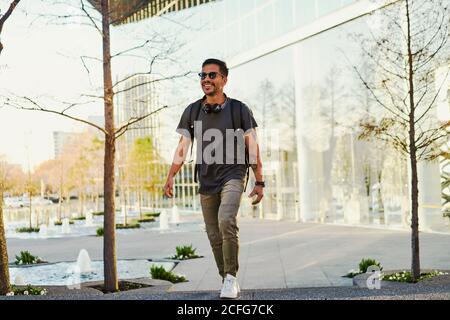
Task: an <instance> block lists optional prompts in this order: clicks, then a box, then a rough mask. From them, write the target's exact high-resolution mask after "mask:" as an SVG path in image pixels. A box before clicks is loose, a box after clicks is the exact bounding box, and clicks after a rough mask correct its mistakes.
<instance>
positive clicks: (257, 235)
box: [171, 219, 450, 292]
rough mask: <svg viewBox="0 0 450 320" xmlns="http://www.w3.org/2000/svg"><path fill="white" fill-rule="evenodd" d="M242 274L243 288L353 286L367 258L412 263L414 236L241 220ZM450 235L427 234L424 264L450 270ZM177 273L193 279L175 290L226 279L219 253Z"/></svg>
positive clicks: (394, 265)
mask: <svg viewBox="0 0 450 320" xmlns="http://www.w3.org/2000/svg"><path fill="white" fill-rule="evenodd" d="M240 225H241V249H240V264H241V268H240V272H239V274H238V279H239V282H240V284H241V288H243V289H288V288H301V287H339V286H351V285H352V280H351V279H348V278H343V277H342V275H344V274H346V273H347V272H348V271H349V270H350V269H357V266H358V263H359V261H360V260H361V258H368V257H371V258H374V259H377V260H378V261H380V262H381V263H382V265H383V266H384V268H385V270H387V269H403V268H405V269H408V268H409V267H410V247H409V246H410V235H409V232H407V231H390V230H380V229H369V228H361V227H344V226H333V225H323V224H299V223H293V222H285V221H282V222H276V221H259V220H251V219H243V220H241V224H240ZM449 243H450V235H443V234H424V233H422V234H421V262H422V267H423V268H430V269H435V268H439V269H449V267H450V250H449V247H448V244H449ZM174 271H175V272H178V273H181V274H185V275H187V277H188V279H189V282H187V283H181V284H176V285H175V286H174V287H172V289H171V291H175V292H176V291H202V290H218V289H219V288H220V287H221V278H220V277H219V276H218V274H217V268H216V266H215V263H214V260H213V257H212V255H211V254H206V256H205V258H204V259H199V260H190V261H186V262H182V263H181V264H179V265H178V266H177V267H176V268H175V270H174Z"/></svg>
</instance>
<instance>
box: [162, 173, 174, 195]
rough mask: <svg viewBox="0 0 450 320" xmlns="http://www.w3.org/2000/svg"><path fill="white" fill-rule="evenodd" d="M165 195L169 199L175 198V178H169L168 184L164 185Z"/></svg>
mask: <svg viewBox="0 0 450 320" xmlns="http://www.w3.org/2000/svg"><path fill="white" fill-rule="evenodd" d="M164 195H165V196H166V197H168V198H173V178H172V177H169V178H167V181H166V184H165V185H164Z"/></svg>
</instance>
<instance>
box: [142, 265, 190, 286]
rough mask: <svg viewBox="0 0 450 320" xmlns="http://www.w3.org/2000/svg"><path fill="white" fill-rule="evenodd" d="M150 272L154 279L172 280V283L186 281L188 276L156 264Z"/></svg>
mask: <svg viewBox="0 0 450 320" xmlns="http://www.w3.org/2000/svg"><path fill="white" fill-rule="evenodd" d="M150 274H151V276H152V279H159V280H166V281H170V282H172V283H179V282H185V281H186V278H185V277H184V276H182V275H176V274H174V273H173V272H171V271H166V269H164V267H163V266H160V267H158V266H156V265H153V266H152V267H151V268H150Z"/></svg>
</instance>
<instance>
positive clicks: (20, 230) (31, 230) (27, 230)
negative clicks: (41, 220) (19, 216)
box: [16, 228, 40, 233]
mask: <svg viewBox="0 0 450 320" xmlns="http://www.w3.org/2000/svg"><path fill="white" fill-rule="evenodd" d="M39 230H40V229H39V228H17V229H16V232H17V233H37V232H39Z"/></svg>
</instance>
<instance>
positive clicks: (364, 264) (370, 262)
mask: <svg viewBox="0 0 450 320" xmlns="http://www.w3.org/2000/svg"><path fill="white" fill-rule="evenodd" d="M371 266H377V267H378V268H379V269H380V271H381V270H383V267H382V266H381V263H379V262H377V261H376V260H375V259H361V261H360V262H359V269H358V270H353V269H352V270H350V271H349V272H348V273H347V274H346V275H345V276H344V277H346V278H354V277H356V276H357V275H359V274H362V273H366V272H367V269H368V268H369V267H371Z"/></svg>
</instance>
